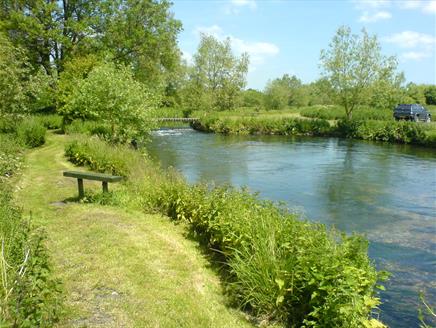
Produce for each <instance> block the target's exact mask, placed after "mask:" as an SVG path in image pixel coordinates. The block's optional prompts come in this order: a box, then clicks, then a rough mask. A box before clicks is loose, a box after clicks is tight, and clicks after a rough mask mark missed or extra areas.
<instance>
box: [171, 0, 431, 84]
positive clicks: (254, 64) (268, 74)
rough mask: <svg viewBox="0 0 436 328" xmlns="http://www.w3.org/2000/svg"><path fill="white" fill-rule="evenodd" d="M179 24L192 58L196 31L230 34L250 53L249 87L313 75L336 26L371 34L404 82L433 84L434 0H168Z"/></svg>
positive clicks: (308, 79) (237, 47)
mask: <svg viewBox="0 0 436 328" xmlns="http://www.w3.org/2000/svg"><path fill="white" fill-rule="evenodd" d="M173 1H174V4H173V7H172V11H173V13H174V15H175V18H177V19H179V20H181V21H182V23H183V29H184V30H183V32H182V33H181V34H180V36H179V46H180V48H181V50H182V51H183V53H184V57H185V59H187V60H188V61H189V60H191V59H192V55H193V54H194V53H195V52H196V49H197V47H198V43H199V35H200V32H203V33H209V34H212V35H214V36H215V37H217V38H219V39H224V38H226V37H230V39H231V42H232V48H233V50H234V52H235V53H237V54H239V53H242V52H248V54H249V56H250V68H249V73H248V76H247V82H248V83H247V87H250V88H256V89H259V90H262V89H263V88H264V87H265V84H266V83H267V81H268V80H270V79H274V78H277V77H281V76H282V75H283V74H285V73H288V74H294V75H296V76H297V77H299V78H300V79H301V80H302V81H303V82H306V83H307V82H311V81H314V80H316V79H317V78H319V76H320V68H319V55H320V52H321V49H327V47H328V44H329V42H330V40H331V39H332V37H333V35H334V34H335V31H336V30H337V29H338V27H339V26H341V25H347V26H349V27H351V29H352V30H353V32H354V33H360V30H361V29H362V28H366V30H367V31H368V32H369V33H370V34H376V35H377V37H378V40H379V42H380V44H381V47H382V52H383V53H384V54H385V55H389V56H391V55H395V56H397V58H398V61H399V66H398V68H399V70H400V71H403V72H404V73H405V76H406V80H407V82H415V83H431V84H436V64H435V63H436V58H435V52H436V1H435V0H431V1H430V0H403V1H400V0H342V1H333V0H331V1H330V0H324V1H321V0H306V1H303V0H221V1H212V0H203V1H202V0H173Z"/></svg>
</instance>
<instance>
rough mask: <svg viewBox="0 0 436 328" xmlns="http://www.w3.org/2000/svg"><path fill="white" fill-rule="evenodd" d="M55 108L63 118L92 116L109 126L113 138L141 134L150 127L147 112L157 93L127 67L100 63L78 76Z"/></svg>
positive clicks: (138, 136)
mask: <svg viewBox="0 0 436 328" xmlns="http://www.w3.org/2000/svg"><path fill="white" fill-rule="evenodd" d="M64 100H65V105H64V106H63V107H61V108H59V109H58V112H59V113H60V114H61V115H62V116H63V117H64V120H65V122H71V121H72V120H74V119H83V120H95V121H99V122H101V123H104V124H105V125H107V126H109V127H110V138H111V140H112V141H114V142H126V141H128V140H130V139H131V138H137V139H140V138H143V137H144V138H145V137H146V136H147V135H148V132H150V130H151V128H152V127H153V124H152V121H151V120H150V117H149V114H150V112H151V110H152V109H154V108H156V106H157V104H158V103H159V99H158V97H157V96H156V95H155V94H153V93H152V91H151V90H150V89H148V88H147V87H146V86H145V85H144V84H142V83H140V82H138V81H136V80H135V79H134V76H133V73H132V71H131V69H130V68H128V67H117V66H115V65H114V64H103V65H100V66H97V67H94V68H93V69H92V70H91V71H90V72H89V74H88V76H87V77H86V78H85V79H83V80H80V81H79V82H78V85H77V87H76V88H73V90H72V92H71V94H69V95H68V96H67V97H66V99H64Z"/></svg>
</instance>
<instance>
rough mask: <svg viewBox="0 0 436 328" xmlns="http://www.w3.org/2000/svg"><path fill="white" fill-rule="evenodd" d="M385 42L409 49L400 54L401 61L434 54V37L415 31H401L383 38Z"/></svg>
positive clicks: (435, 41)
mask: <svg viewBox="0 0 436 328" xmlns="http://www.w3.org/2000/svg"><path fill="white" fill-rule="evenodd" d="M383 40H384V41H385V42H389V43H392V44H395V45H397V46H398V47H399V48H403V49H409V50H408V51H406V52H403V53H402V54H401V55H400V58H401V60H402V61H407V60H422V59H424V58H430V57H432V56H434V52H435V46H436V37H435V36H433V35H430V34H424V33H419V32H415V31H403V32H401V33H396V34H393V35H391V36H388V37H385V38H383Z"/></svg>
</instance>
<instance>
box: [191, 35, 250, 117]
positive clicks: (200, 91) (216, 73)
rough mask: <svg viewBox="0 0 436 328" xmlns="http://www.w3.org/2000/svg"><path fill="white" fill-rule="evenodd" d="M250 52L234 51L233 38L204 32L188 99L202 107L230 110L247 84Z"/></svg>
mask: <svg viewBox="0 0 436 328" xmlns="http://www.w3.org/2000/svg"><path fill="white" fill-rule="evenodd" d="M248 62H249V61H248V55H247V54H246V53H244V54H242V55H241V56H240V57H238V56H236V55H234V54H233V53H232V49H231V45H230V39H226V40H224V41H219V40H217V39H216V38H214V37H213V36H211V35H205V34H203V35H201V40H200V45H199V47H198V50H197V53H196V54H195V55H194V64H193V66H192V67H191V68H190V70H189V73H188V76H189V77H188V84H187V90H186V91H185V95H186V98H187V99H186V100H187V103H188V105H189V106H191V107H193V108H198V109H215V110H227V109H232V108H234V107H235V106H236V104H237V101H238V99H239V95H240V92H241V90H242V88H243V87H244V86H245V84H246V75H247V72H248Z"/></svg>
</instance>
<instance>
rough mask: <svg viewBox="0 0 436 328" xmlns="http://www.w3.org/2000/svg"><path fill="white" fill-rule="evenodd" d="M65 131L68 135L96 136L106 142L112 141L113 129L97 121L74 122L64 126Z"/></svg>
mask: <svg viewBox="0 0 436 328" xmlns="http://www.w3.org/2000/svg"><path fill="white" fill-rule="evenodd" d="M63 130H64V132H65V133H67V134H88V135H96V136H98V137H100V138H102V139H105V140H111V128H110V126H108V125H107V124H103V123H98V122H96V121H83V120H74V121H72V122H71V123H69V124H64V126H63Z"/></svg>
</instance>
